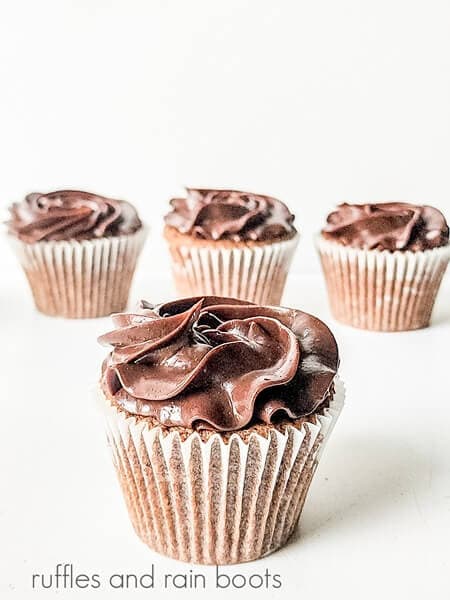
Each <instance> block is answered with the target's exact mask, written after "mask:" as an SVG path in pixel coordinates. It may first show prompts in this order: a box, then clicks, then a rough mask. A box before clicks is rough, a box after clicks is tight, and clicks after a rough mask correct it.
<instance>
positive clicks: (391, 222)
mask: <svg viewBox="0 0 450 600" xmlns="http://www.w3.org/2000/svg"><path fill="white" fill-rule="evenodd" d="M322 236H323V237H324V238H325V239H327V240H331V241H334V242H338V243H339V244H342V245H344V246H352V247H353V248H362V249H368V250H373V249H376V250H389V251H391V252H393V251H394V250H412V251H419V250H428V249H431V248H437V247H440V246H445V245H446V244H447V243H448V240H449V229H448V225H447V222H446V220H445V218H444V215H443V214H442V213H441V212H440V211H439V210H437V209H436V208H433V207H431V206H416V205H414V204H407V203H405V202H386V203H380V204H341V205H340V206H338V207H337V209H336V210H335V211H334V212H332V213H331V214H330V215H329V216H328V219H327V224H326V226H325V227H324V228H323V230H322Z"/></svg>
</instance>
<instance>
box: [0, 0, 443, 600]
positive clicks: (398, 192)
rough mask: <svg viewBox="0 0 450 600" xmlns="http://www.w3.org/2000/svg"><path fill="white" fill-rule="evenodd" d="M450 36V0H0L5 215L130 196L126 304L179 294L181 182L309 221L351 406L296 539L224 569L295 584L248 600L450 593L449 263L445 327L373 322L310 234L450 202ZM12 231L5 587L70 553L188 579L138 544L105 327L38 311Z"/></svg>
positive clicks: (2, 556) (317, 280) (294, 286)
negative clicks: (144, 227)
mask: <svg viewBox="0 0 450 600" xmlns="http://www.w3.org/2000/svg"><path fill="white" fill-rule="evenodd" d="M449 31H450V5H449V3H448V2H447V1H442V2H439V1H436V0H428V1H425V0H423V1H421V2H416V1H411V0H410V1H407V0H404V1H403V0H390V1H387V0H378V2H361V1H356V0H355V1H346V0H344V1H342V0H341V1H332V0H328V1H323V0H317V1H315V2H304V1H298V2H296V1H294V0H291V1H288V0H286V1H278V2H277V1H276V0H271V1H262V0H253V1H244V0H239V1H238V0H227V1H220V2H219V1H211V0H210V1H207V0H204V1H199V0H185V1H182V0H177V1H174V0H169V1H163V0H160V1H156V0H147V1H142V2H138V1H133V0H131V1H125V0H122V1H115V2H114V1H106V0H90V1H88V0H78V1H75V0H73V1H72V2H69V1H66V0H59V1H56V0H55V1H49V0H40V1H39V2H36V1H32V0H30V1H28V2H24V1H21V0H19V1H14V2H13V1H12V0H10V1H8V0H2V1H1V2H0V85H1V90H0V165H1V176H0V207H1V208H2V209H4V208H5V207H7V206H8V204H10V203H11V202H12V201H16V200H20V199H21V198H22V197H23V195H24V194H25V193H27V192H29V191H50V190H54V189H58V188H63V187H72V188H82V189H88V190H92V191H95V192H98V193H100V194H104V195H110V196H112V197H117V198H126V199H128V200H130V201H131V202H133V203H134V204H135V205H136V206H137V207H138V209H139V210H140V213H141V215H142V216H143V218H144V219H145V220H146V221H147V222H148V223H149V224H150V227H151V229H152V232H151V237H150V240H149V243H148V244H147V246H146V249H145V251H144V253H143V257H142V261H141V264H140V269H139V273H138V276H137V279H136V285H135V287H134V290H133V294H132V298H133V300H135V299H136V298H138V297H140V296H144V297H146V298H148V299H149V300H151V301H160V300H164V299H166V298H170V296H171V295H172V294H173V290H172V289H171V284H170V279H169V276H168V271H167V267H168V260H167V254H166V252H165V248H164V246H163V244H162V243H161V239H160V230H161V222H162V221H161V219H162V215H163V214H164V212H165V211H166V209H167V200H168V198H170V196H171V195H172V194H173V193H176V192H177V191H178V190H179V188H180V187H181V186H182V185H192V186H212V187H222V186H223V187H236V188H243V189H248V190H251V191H255V192H261V193H267V194H273V195H275V196H278V197H280V198H281V199H283V200H284V201H286V203H287V204H288V205H289V206H290V208H291V209H292V210H293V212H295V213H296V215H297V224H298V227H299V229H300V231H301V233H302V240H301V244H300V247H299V251H298V253H297V256H296V258H295V261H294V264H293V269H292V276H291V278H290V281H289V283H288V288H287V291H286V295H285V303H286V304H290V305H292V306H296V307H300V308H303V309H305V310H308V311H311V312H313V313H315V314H317V315H318V316H320V317H322V318H323V319H324V320H325V321H327V322H328V323H330V325H331V326H332V328H333V331H334V332H335V333H336V337H337V338H338V342H339V344H340V348H341V355H342V376H343V378H344V379H345V383H346V386H347V389H348V400H347V406H346V408H345V410H344V413H343V414H342V416H341V420H340V422H339V423H338V425H337V427H336V430H335V432H334V434H333V436H332V438H331V441H330V445H329V448H328V450H327V452H326V453H325V455H324V458H323V461H322V464H321V466H320V468H319V470H318V472H317V476H316V480H315V482H314V484H313V487H312V489H311V494H310V497H309V500H308V502H307V505H306V507H305V511H304V514H303V517H302V526H301V529H300V535H299V536H297V537H296V538H295V539H294V540H293V542H292V543H291V544H290V545H289V546H288V547H287V548H286V549H284V550H283V551H281V552H279V553H277V554H275V555H273V556H272V557H269V558H268V559H265V560H263V561H259V562H256V563H252V564H249V565H245V566H239V567H233V568H230V569H228V570H227V572H229V573H230V574H235V573H239V572H241V573H246V574H250V573H264V571H265V569H266V568H268V569H269V570H270V571H271V572H272V573H280V574H281V576H282V580H283V588H282V590H281V592H280V591H279V592H276V591H269V592H266V591H263V590H259V591H258V592H254V593H253V594H252V593H251V592H250V593H249V592H248V591H247V590H246V591H241V592H236V594H235V597H236V598H240V597H242V598H243V597H244V596H249V597H253V596H254V597H255V598H256V597H271V596H273V597H282V596H283V597H285V598H290V597H292V598H293V597H294V596H295V597H297V598H298V597H300V598H304V597H310V598H318V599H322V598H327V599H328V598H333V597H335V598H341V597H342V598H343V597H345V598H348V599H349V600H353V599H355V600H356V599H357V600H360V599H370V598H380V597H388V598H391V597H392V598H394V597H397V598H405V597H408V598H411V599H416V598H417V599H422V598H424V597H430V598H433V599H439V600H440V599H441V598H442V599H446V598H448V597H449V596H450V583H449V578H448V574H447V571H448V570H449V568H450V561H449V554H450V542H449V537H450V536H449V530H450V458H449V457H450V434H449V431H450V407H449V400H450V398H449V392H448V384H447V375H448V373H447V372H448V341H449V333H450V275H449V274H447V279H446V281H445V283H444V286H443V288H442V290H441V294H440V296H439V299H438V304H437V307H436V311H435V315H434V322H433V327H432V328H430V329H428V330H425V331H419V332H411V333H403V334H371V333H367V332H359V331H356V330H352V329H349V328H346V327H344V326H340V325H338V324H335V323H333V321H332V320H331V318H330V315H329V312H328V308H327V305H326V297H325V292H324V288H323V283H322V279H321V276H320V273H319V265H318V261H317V259H316V256H315V252H314V248H313V244H312V235H313V233H314V232H315V231H317V230H318V229H319V228H320V226H321V224H322V223H323V220H324V218H325V216H326V214H327V212H328V211H329V210H331V208H332V207H333V206H334V205H335V204H336V203H338V202H341V201H344V200H347V201H353V202H359V201H362V202H364V201H380V200H409V201H413V202H418V203H430V204H433V205H435V206H437V207H439V208H441V209H442V210H443V211H444V212H446V214H447V218H449V217H450V176H449V173H450V36H449ZM0 243H1V245H0V257H1V259H0V260H1V267H2V271H1V274H2V283H1V287H0V332H1V333H0V340H1V343H0V361H1V362H0V364H1V368H0V389H1V390H2V392H1V402H2V408H3V410H2V412H1V418H0V468H1V470H0V596H1V598H2V599H3V598H6V599H7V600H9V599H10V598H21V599H22V598H24V599H28V598H34V597H41V594H40V593H39V592H36V591H35V592H33V591H31V589H30V582H31V574H32V573H37V572H45V573H49V572H51V571H52V569H54V566H55V564H56V563H58V562H71V563H74V564H75V567H76V569H77V571H78V572H80V571H84V572H86V573H100V574H102V576H107V575H108V574H110V573H113V572H117V571H132V572H137V573H142V572H144V571H146V570H148V569H149V567H150V565H151V563H152V562H153V563H155V568H156V569H157V573H158V574H159V575H161V574H162V572H163V571H170V572H173V573H175V572H178V571H186V570H187V569H188V568H189V567H187V566H185V565H182V564H181V563H176V562H174V561H169V560H165V559H163V558H161V557H158V556H157V555H156V554H153V553H152V552H150V551H149V550H148V549H146V547H145V546H143V545H142V544H141V543H140V542H139V541H138V540H137V538H135V536H134V533H133V532H132V530H131V527H130V525H129V523H128V519H127V516H126V513H125V509H124V506H123V503H122V500H121V498H120V495H119V491H118V489H117V486H116V483H115V481H114V475H113V471H112V468H111V466H110V464H109V462H108V456H107V453H106V449H105V444H104V438H103V435H102V430H101V420H100V418H99V416H98V415H97V412H96V410H95V407H94V405H93V401H92V396H91V392H90V387H92V386H93V385H94V383H95V380H96V378H97V375H98V371H99V366H100V361H101V359H102V356H103V355H104V350H103V349H101V348H99V347H97V345H96V342H95V338H96V336H97V335H99V334H100V333H102V332H104V331H105V330H106V329H107V328H108V327H109V324H108V320H105V319H103V320H94V321H89V322H75V321H73V322H70V321H62V320H57V319H56V320H55V319H53V320H52V319H48V318H46V317H43V316H40V315H37V314H36V313H35V312H34V311H33V307H32V303H31V300H30V297H29V294H28V290H27V289H26V285H25V282H24V279H23V277H22V275H21V273H20V272H19V271H18V269H17V265H16V263H15V260H14V257H13V256H12V255H11V253H10V252H9V249H8V247H7V245H6V244H5V243H4V241H2V242H0ZM199 571H200V572H203V573H206V574H207V575H208V577H212V576H213V571H212V570H210V569H207V568H200V569H199ZM211 583H213V581H212V579H211ZM158 587H159V586H158ZM196 593H197V595H200V596H201V595H202V593H201V592H196ZM170 595H173V593H172V594H169V593H168V592H158V591H153V592H151V591H147V592H145V593H143V594H142V597H147V598H149V597H163V596H164V597H169V596H170ZM222 595H224V594H222ZM44 596H45V597H62V598H66V597H69V598H70V597H79V598H90V597H92V598H111V597H127V598H129V597H132V596H135V597H140V593H139V592H135V593H134V594H130V593H128V594H121V593H120V592H114V593H112V592H111V591H110V590H100V591H92V592H89V591H84V592H83V591H82V592H78V593H77V592H72V593H69V592H60V593H59V595H58V596H56V595H55V593H54V592H51V591H47V592H45V593H44V592H43V593H42V597H44ZM178 596H179V597H180V598H181V597H185V598H190V597H194V593H193V592H192V593H189V592H185V593H184V594H182V593H179V594H178Z"/></svg>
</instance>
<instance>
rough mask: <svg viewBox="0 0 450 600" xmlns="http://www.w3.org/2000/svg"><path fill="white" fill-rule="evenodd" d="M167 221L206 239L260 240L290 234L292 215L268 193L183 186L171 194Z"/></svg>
mask: <svg viewBox="0 0 450 600" xmlns="http://www.w3.org/2000/svg"><path fill="white" fill-rule="evenodd" d="M170 205H171V207H172V210H171V212H169V213H168V214H167V215H166V216H165V222H166V224H167V225H169V226H171V227H174V228H175V229H177V230H178V231H179V232H180V233H184V234H189V235H192V236H193V237H196V238H199V239H206V240H215V241H217V240H232V241H237V242H238V241H243V240H252V241H261V240H271V239H277V238H280V237H285V236H286V235H293V234H294V233H295V232H296V229H295V227H294V225H293V221H294V218H295V217H294V215H293V214H291V212H290V211H289V209H288V208H287V206H286V205H285V204H284V203H283V202H281V201H280V200H277V199H276V198H272V197H271V196H263V195H260V194H252V193H248V192H240V191H237V190H210V189H194V188H187V189H186V197H185V198H172V200H171V201H170Z"/></svg>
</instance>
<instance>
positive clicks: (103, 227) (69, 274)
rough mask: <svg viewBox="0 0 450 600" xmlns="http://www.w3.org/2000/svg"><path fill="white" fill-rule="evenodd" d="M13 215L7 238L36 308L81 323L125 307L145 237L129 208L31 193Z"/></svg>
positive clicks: (87, 197)
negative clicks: (78, 320)
mask: <svg viewBox="0 0 450 600" xmlns="http://www.w3.org/2000/svg"><path fill="white" fill-rule="evenodd" d="M10 213H11V218H10V220H9V222H8V229H9V238H10V240H11V242H12V244H13V247H14V249H15V251H16V253H17V255H18V257H19V260H20V263H21V265H22V267H23V269H24V271H25V274H26V276H27V279H28V282H29V284H30V288H31V291H32V293H33V297H34V301H35V304H36V307H37V309H38V310H40V311H41V312H43V313H45V314H47V315H52V316H61V317H68V318H77V317H80V318H84V317H100V316H104V315H109V314H111V313H112V312H118V311H121V310H124V309H125V308H126V304H127V301H128V294H129V290H130V286H131V281H132V278H133V274H134V270H135V267H136V262H137V259H138V257H139V254H140V252H141V249H142V246H143V244H144V241H145V237H146V229H145V227H143V225H142V223H141V221H140V219H139V217H138V215H137V213H136V210H135V209H134V208H133V207H132V206H131V204H129V203H128V202H125V201H123V200H111V199H109V198H103V197H102V196H97V195H95V194H90V193H88V192H80V191H73V190H63V191H58V192H52V193H50V194H29V195H28V196H26V198H25V199H24V200H23V201H22V202H20V203H16V204H13V205H12V206H11V208H10Z"/></svg>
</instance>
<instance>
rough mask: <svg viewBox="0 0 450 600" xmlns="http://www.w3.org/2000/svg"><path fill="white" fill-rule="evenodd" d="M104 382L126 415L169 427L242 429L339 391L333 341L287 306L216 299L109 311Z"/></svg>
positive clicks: (304, 409)
mask: <svg viewBox="0 0 450 600" xmlns="http://www.w3.org/2000/svg"><path fill="white" fill-rule="evenodd" d="M112 320H113V323H114V326H115V329H114V330H113V331H111V332H110V333H107V334H105V335H103V336H101V337H100V338H99V342H100V343H102V344H104V345H108V346H112V348H113V349H112V352H111V353H110V354H109V356H108V357H107V359H106V360H105V362H104V364H103V372H102V379H101V384H102V388H103V390H104V392H105V393H106V395H107V397H108V398H110V400H111V401H112V402H113V403H115V404H117V405H118V406H119V407H121V408H122V409H124V410H125V411H127V412H129V413H131V414H134V415H141V416H144V417H152V418H154V419H156V420H157V421H158V422H159V423H161V424H162V425H164V426H168V427H170V426H183V427H188V428H194V429H196V428H197V429H205V428H206V429H215V430H217V431H235V430H238V429H242V428H245V427H246V426H247V425H249V424H250V423H254V422H258V421H259V422H263V423H270V422H271V421H272V420H273V419H274V418H277V417H287V418H289V419H297V418H299V417H302V416H306V415H309V414H311V413H313V412H314V411H316V410H317V409H318V407H320V406H321V405H322V404H323V403H324V401H326V400H329V399H330V397H331V396H332V393H333V379H334V376H335V375H336V372H337V368H338V350H337V346H336V341H335V339H334V337H333V335H332V333H331V332H330V330H329V329H328V328H327V327H326V325H325V324H324V323H322V322H321V321H319V320H318V319H316V318H315V317H313V316H311V315H309V314H307V313H304V312H301V311H299V310H294V309H290V308H279V307H263V306H257V305H255V304H251V303H249V302H244V301H241V300H235V299H232V298H218V297H212V296H206V297H198V298H188V299H184V300H177V301H175V302H170V303H167V304H161V305H158V306H151V305H149V304H148V303H146V302H143V303H141V308H140V310H138V311H137V312H136V313H130V314H126V313H123V314H117V315H113V316H112Z"/></svg>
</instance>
